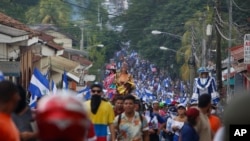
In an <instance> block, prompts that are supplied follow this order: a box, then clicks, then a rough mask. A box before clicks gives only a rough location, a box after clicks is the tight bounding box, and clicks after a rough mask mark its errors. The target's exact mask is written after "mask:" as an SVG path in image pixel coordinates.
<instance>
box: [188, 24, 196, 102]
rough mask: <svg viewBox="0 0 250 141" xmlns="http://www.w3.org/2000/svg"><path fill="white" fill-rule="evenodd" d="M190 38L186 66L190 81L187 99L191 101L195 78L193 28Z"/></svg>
mask: <svg viewBox="0 0 250 141" xmlns="http://www.w3.org/2000/svg"><path fill="white" fill-rule="evenodd" d="M191 29H192V38H191V56H190V57H189V60H188V65H189V79H190V94H189V99H191V97H192V94H193V87H194V86H193V85H194V78H195V64H196V63H195V58H194V49H195V46H194V28H193V26H192V28H191Z"/></svg>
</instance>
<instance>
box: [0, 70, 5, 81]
mask: <svg viewBox="0 0 250 141" xmlns="http://www.w3.org/2000/svg"><path fill="white" fill-rule="evenodd" d="M3 80H4V75H3V72H1V71H0V81H3Z"/></svg>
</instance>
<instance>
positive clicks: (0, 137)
mask: <svg viewBox="0 0 250 141" xmlns="http://www.w3.org/2000/svg"><path fill="white" fill-rule="evenodd" d="M0 141H20V136H19V132H18V130H17V128H16V126H15V124H14V122H13V121H12V119H11V116H10V115H8V114H5V113H0Z"/></svg>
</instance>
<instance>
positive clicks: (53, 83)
mask: <svg viewBox="0 0 250 141" xmlns="http://www.w3.org/2000/svg"><path fill="white" fill-rule="evenodd" d="M51 90H52V94H56V91H57V87H56V84H55V82H54V81H53V80H52V82H51Z"/></svg>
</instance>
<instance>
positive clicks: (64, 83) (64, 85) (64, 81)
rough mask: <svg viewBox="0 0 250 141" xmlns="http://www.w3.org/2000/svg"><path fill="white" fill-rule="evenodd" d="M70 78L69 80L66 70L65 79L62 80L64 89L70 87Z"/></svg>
mask: <svg viewBox="0 0 250 141" xmlns="http://www.w3.org/2000/svg"><path fill="white" fill-rule="evenodd" d="M68 85H69V84H68V80H67V73H66V71H65V70H64V73H63V80H62V88H63V89H68Z"/></svg>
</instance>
